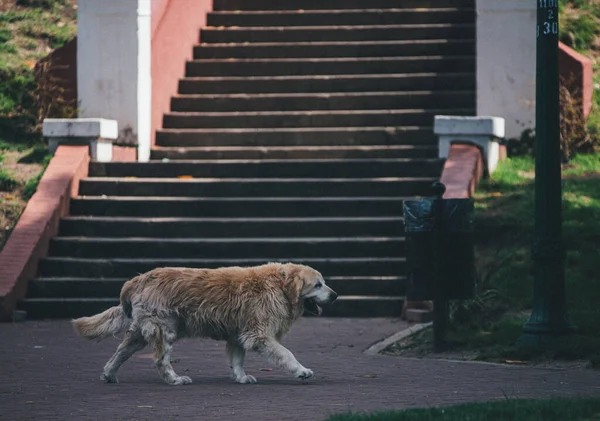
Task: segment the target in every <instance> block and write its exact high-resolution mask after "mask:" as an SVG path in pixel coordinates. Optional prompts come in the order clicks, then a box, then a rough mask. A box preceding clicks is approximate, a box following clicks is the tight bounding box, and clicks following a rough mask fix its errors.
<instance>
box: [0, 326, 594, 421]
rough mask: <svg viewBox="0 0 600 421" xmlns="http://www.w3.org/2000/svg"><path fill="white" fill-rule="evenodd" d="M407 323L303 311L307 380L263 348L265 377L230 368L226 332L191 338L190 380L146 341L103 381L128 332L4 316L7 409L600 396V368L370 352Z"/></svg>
mask: <svg viewBox="0 0 600 421" xmlns="http://www.w3.org/2000/svg"><path fill="white" fill-rule="evenodd" d="M403 326H404V325H403V324H402V323H401V322H398V321H394V320H382V319H375V320H373V319H371V320H363V319H358V320H350V319H314V318H312V319H303V320H301V321H300V322H299V323H298V324H297V325H296V326H294V328H293V330H292V333H291V334H290V335H289V336H288V338H287V340H286V342H285V343H286V344H287V345H288V347H289V348H290V349H291V350H292V352H294V354H295V355H296V356H297V357H298V359H299V360H300V361H301V362H302V363H303V364H304V365H305V366H307V367H309V368H311V369H313V370H314V371H315V374H316V376H317V378H316V379H314V380H312V381H309V382H307V383H306V384H302V382H300V381H295V380H294V379H291V378H289V377H288V376H286V375H285V374H283V373H281V372H280V371H278V370H274V371H272V372H263V371H260V368H265V367H268V365H267V364H266V363H263V362H262V361H261V360H260V358H258V357H256V356H254V355H252V356H250V357H249V358H248V361H247V364H246V366H247V371H248V372H249V373H251V374H254V375H256V377H258V379H259V382H260V383H259V384H258V385H238V384H235V383H233V382H232V381H231V380H230V379H229V371H228V370H229V369H228V367H227V364H226V362H225V355H224V345H223V344H222V343H218V342H213V341H208V340H200V341H183V342H181V343H179V344H178V345H177V346H176V347H175V352H174V356H173V358H175V359H179V361H178V362H177V363H175V364H174V366H175V369H176V370H177V371H178V372H179V373H181V374H184V373H185V374H186V375H189V376H191V377H192V379H193V380H194V383H193V384H192V385H189V386H183V387H172V386H168V385H166V384H164V383H162V381H161V380H160V379H159V377H158V375H157V373H156V371H155V370H154V368H153V367H152V364H151V361H150V359H149V351H148V350H144V351H142V352H141V353H140V354H138V355H137V356H136V357H134V358H132V359H131V360H130V361H129V362H128V363H126V364H125V366H123V368H122V370H121V371H120V377H119V379H120V381H121V383H119V384H104V383H102V382H101V381H100V380H99V376H100V371H101V368H102V366H103V364H104V362H105V361H106V360H107V359H108V358H109V356H110V355H111V354H112V352H113V351H114V349H115V347H116V345H117V341H116V340H110V339H107V340H106V341H104V342H101V343H93V342H86V341H84V340H81V339H79V338H78V337H76V336H75V334H74V333H73V332H72V330H71V327H70V325H69V323H68V322H66V321H53V322H26V323H21V324H0V419H2V420H11V421H20V420H34V419H35V420H36V421H38V420H44V421H49V420H61V421H62V420H103V421H105V420H177V419H193V420H221V421H224V420H225V421H229V420H238V419H239V420H242V419H246V420H260V421H263V420H320V419H323V418H325V417H326V416H327V415H329V414H331V413H336V412H343V411H350V410H352V411H363V410H366V411H372V410H381V409H393V408H397V409H399V408H407V407H415V406H427V405H445V404H452V403H459V402H467V401H482V400H490V399H503V398H504V396H505V394H506V395H508V396H510V397H551V396H576V395H600V372H594V371H592V370H584V369H578V370H558V369H537V368H524V367H504V366H499V365H492V364H477V363H456V362H446V361H433V360H417V359H405V358H398V357H388V356H373V357H371V356H366V355H364V354H363V353H362V352H361V351H362V350H363V349H365V348H366V347H368V346H369V345H370V344H372V343H373V342H375V341H377V340H379V339H382V338H383V337H385V336H387V335H389V334H391V333H394V332H396V331H397V330H399V329H400V328H402V327H403Z"/></svg>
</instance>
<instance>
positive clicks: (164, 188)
mask: <svg viewBox="0 0 600 421" xmlns="http://www.w3.org/2000/svg"><path fill="white" fill-rule="evenodd" d="M436 179H437V177H384V178H275V179H273V178H211V179H183V180H180V179H169V178H167V179H164V178H163V179H161V178H137V179H131V178H117V177H93V178H86V179H83V180H81V181H80V183H79V194H80V195H82V196H102V195H105V196H162V197H173V196H187V197H220V198H227V197H230V198H231V197H241V196H249V197H287V196H290V195H293V196H294V197H352V196H365V197H367V196H371V197H373V196H384V197H394V196H415V195H422V194H424V193H425V192H429V191H430V189H431V184H432V183H433V182H434V181H435V180H436Z"/></svg>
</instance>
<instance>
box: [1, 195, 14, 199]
mask: <svg viewBox="0 0 600 421" xmlns="http://www.w3.org/2000/svg"><path fill="white" fill-rule="evenodd" d="M4 198H5V199H6V200H13V199H14V198H15V197H14V196H13V195H12V194H7V195H6V196H4Z"/></svg>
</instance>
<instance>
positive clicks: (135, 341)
mask: <svg viewBox="0 0 600 421" xmlns="http://www.w3.org/2000/svg"><path fill="white" fill-rule="evenodd" d="M146 345H147V343H146V341H145V340H144V337H143V336H142V333H141V332H140V330H139V329H138V328H137V327H134V326H133V325H132V326H131V327H130V328H129V330H127V333H125V338H124V339H123V342H121V344H120V345H119V347H118V348H117V351H116V352H115V353H114V354H113V356H112V357H111V358H110V360H108V362H107V363H106V364H105V365H104V370H103V372H102V376H101V377H100V378H101V379H102V380H104V381H105V382H106V383H118V380H117V377H116V373H117V370H118V369H119V367H121V365H122V364H123V363H124V362H125V361H127V360H128V359H129V358H130V357H131V356H132V355H133V354H134V353H135V352H136V351H139V350H141V349H142V348H144V347H145V346H146Z"/></svg>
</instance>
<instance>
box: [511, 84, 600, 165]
mask: <svg viewBox="0 0 600 421" xmlns="http://www.w3.org/2000/svg"><path fill="white" fill-rule="evenodd" d="M568 86H573V85H572V84H571V83H569V82H566V81H564V80H561V83H560V88H559V90H560V115H559V118H560V150H561V154H562V161H563V163H567V162H569V160H571V159H572V158H573V157H574V156H575V155H577V154H579V153H590V152H594V151H595V150H597V149H598V148H599V147H600V136H598V134H597V133H596V132H592V131H590V130H589V129H588V127H587V124H586V120H585V117H584V116H583V112H582V107H581V95H579V94H578V92H574V91H573V89H569V88H568ZM504 144H505V145H506V149H507V153H508V155H509V156H534V155H535V132H534V131H533V130H532V129H527V130H524V131H523V132H522V133H521V136H520V137H519V138H511V139H506V140H505V141H504Z"/></svg>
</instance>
